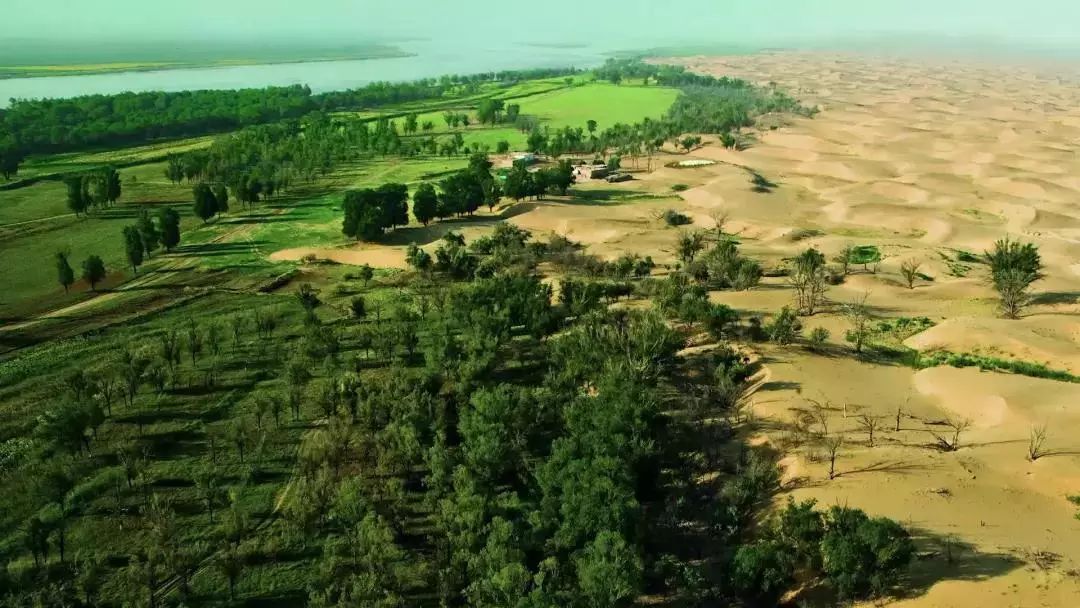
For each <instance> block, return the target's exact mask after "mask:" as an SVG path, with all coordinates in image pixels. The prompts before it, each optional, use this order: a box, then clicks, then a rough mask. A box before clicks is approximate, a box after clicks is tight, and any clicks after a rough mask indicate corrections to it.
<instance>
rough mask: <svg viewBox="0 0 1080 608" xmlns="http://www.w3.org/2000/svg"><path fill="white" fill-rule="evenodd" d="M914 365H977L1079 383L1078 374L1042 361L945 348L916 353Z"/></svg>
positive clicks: (994, 369) (921, 366) (992, 369)
mask: <svg viewBox="0 0 1080 608" xmlns="http://www.w3.org/2000/svg"><path fill="white" fill-rule="evenodd" d="M913 365H914V367H916V368H917V369H924V368H928V367H939V366H943V365H948V366H952V367H961V368H963V367H977V368H979V369H980V370H983V371H993V372H1008V373H1012V374H1017V375H1020V376H1031V377H1032V378H1046V379H1048V380H1058V381H1060V382H1073V383H1080V376H1076V375H1074V374H1072V373H1070V372H1067V371H1065V370H1057V369H1052V368H1050V367H1049V366H1047V365H1044V364H1042V363H1034V362H1031V361H1018V360H1015V359H1000V358H997V357H987V356H984V355H975V354H971V353H953V352H949V351H946V350H940V351H933V352H929V353H920V354H917V355H916V356H915V358H914V361H913Z"/></svg>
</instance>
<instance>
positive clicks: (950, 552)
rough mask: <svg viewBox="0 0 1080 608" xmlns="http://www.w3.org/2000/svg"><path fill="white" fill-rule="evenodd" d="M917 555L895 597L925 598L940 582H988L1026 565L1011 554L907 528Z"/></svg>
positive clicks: (923, 530) (895, 592)
mask: <svg viewBox="0 0 1080 608" xmlns="http://www.w3.org/2000/svg"><path fill="white" fill-rule="evenodd" d="M908 532H909V533H910V534H911V537H912V540H913V541H915V546H916V549H917V554H916V558H915V561H914V562H913V563H912V565H911V567H910V569H909V570H908V573H907V576H906V577H905V579H904V580H903V581H902V582H901V585H900V586H899V588H898V589H895V590H894V596H895V597H898V598H913V597H918V596H921V595H925V594H926V593H927V592H928V591H929V590H930V588H931V587H933V586H934V585H936V584H937V583H939V582H941V581H947V580H948V581H969V582H978V581H986V580H990V579H993V578H997V577H999V576H1004V575H1006V574H1008V573H1009V572H1012V571H1013V570H1016V569H1018V568H1021V567H1023V566H1024V565H1025V563H1026V562H1025V560H1023V559H1021V558H1020V557H1018V556H1016V555H1013V554H1010V553H998V552H986V551H980V550H979V549H978V548H976V547H975V546H974V545H973V544H971V543H968V542H964V541H962V540H959V539H957V538H955V537H950V536H946V535H942V534H939V533H936V532H931V531H929V530H925V529H921V528H912V527H909V528H908Z"/></svg>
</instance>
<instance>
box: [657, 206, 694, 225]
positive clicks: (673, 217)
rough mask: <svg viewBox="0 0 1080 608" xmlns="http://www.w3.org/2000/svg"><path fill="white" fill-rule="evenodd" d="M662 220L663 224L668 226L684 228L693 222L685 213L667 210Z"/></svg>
mask: <svg viewBox="0 0 1080 608" xmlns="http://www.w3.org/2000/svg"><path fill="white" fill-rule="evenodd" d="M663 219H664V223H665V224H667V225H668V226H686V225H688V224H693V223H694V220H693V219H691V218H690V216H688V215H686V214H685V213H679V212H678V211H675V210H674V209H668V210H667V211H665V212H664V215H663Z"/></svg>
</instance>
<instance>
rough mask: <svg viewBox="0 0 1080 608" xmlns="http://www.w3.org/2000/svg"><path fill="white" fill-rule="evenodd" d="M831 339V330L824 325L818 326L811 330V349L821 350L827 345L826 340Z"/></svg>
mask: <svg viewBox="0 0 1080 608" xmlns="http://www.w3.org/2000/svg"><path fill="white" fill-rule="evenodd" d="M828 339H829V330H827V329H825V328H824V327H821V326H818V327H815V328H814V329H812V330H810V350H813V351H820V350H822V349H823V348H824V347H825V342H826V341H828Z"/></svg>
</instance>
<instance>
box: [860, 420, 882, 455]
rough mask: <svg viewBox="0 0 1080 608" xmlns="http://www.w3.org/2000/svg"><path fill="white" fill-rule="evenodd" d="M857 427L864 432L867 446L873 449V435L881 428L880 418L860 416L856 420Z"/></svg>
mask: <svg viewBox="0 0 1080 608" xmlns="http://www.w3.org/2000/svg"><path fill="white" fill-rule="evenodd" d="M858 422H859V426H861V427H862V429H863V430H864V431H866V435H867V439H868V441H867V445H869V446H870V447H874V433H876V432H877V430H878V428H880V427H881V418H878V417H877V416H871V415H870V414H862V415H860V416H859V418H858Z"/></svg>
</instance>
